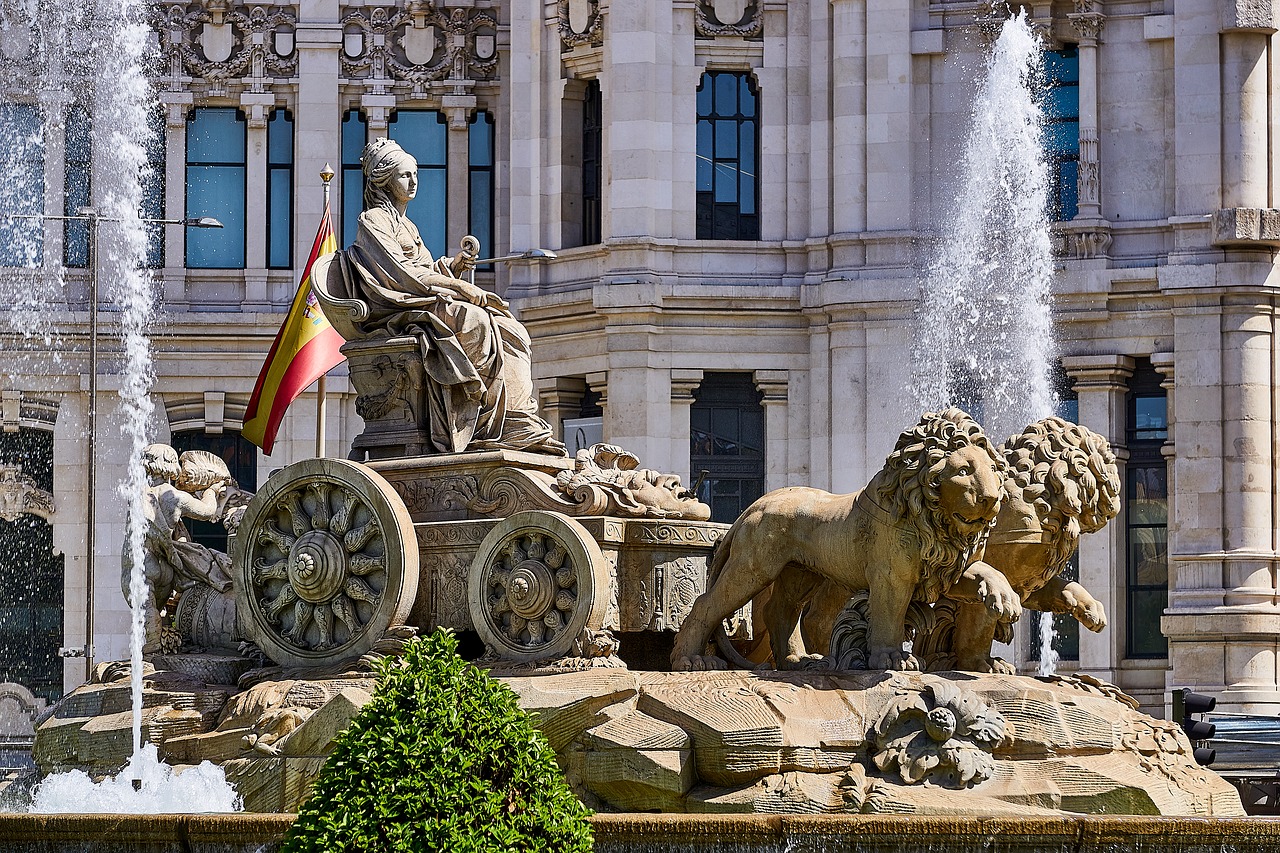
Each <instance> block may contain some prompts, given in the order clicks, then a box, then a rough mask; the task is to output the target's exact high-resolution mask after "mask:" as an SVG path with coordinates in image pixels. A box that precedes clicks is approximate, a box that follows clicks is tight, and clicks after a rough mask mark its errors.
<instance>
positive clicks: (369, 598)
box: [234, 459, 418, 666]
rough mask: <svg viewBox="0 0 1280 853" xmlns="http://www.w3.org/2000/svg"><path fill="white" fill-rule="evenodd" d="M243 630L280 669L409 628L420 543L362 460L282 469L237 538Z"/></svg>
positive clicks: (366, 645) (391, 494)
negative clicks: (393, 629)
mask: <svg viewBox="0 0 1280 853" xmlns="http://www.w3.org/2000/svg"><path fill="white" fill-rule="evenodd" d="M234 553H235V567H236V572H237V580H238V583H237V589H238V604H239V606H241V607H243V608H244V610H245V612H243V613H242V615H241V622H242V624H243V627H244V630H245V632H246V634H247V636H248V639H250V640H251V641H252V642H254V643H256V644H257V645H258V647H259V648H261V649H262V651H263V652H264V653H266V655H267V656H268V657H270V658H271V659H272V660H274V661H276V662H277V663H281V664H286V665H292V666H306V665H316V664H320V663H329V662H332V661H337V660H342V659H347V658H355V657H359V656H360V655H363V654H365V653H366V652H368V651H369V650H370V649H372V648H373V646H374V645H375V644H376V643H377V642H378V641H379V640H381V639H382V638H383V635H384V634H385V633H386V631H387V630H388V629H389V628H391V627H393V626H398V625H403V624H404V622H405V619H406V618H407V617H408V615H409V612H410V610H411V608H412V606H413V601H414V598H415V597H416V596H417V593H418V543H417V539H416V537H415V536H414V535H413V523H412V521H411V520H410V519H409V513H408V511H407V510H405V508H404V504H403V502H402V501H401V500H400V498H399V497H398V496H397V495H396V493H395V491H394V490H393V489H391V487H390V486H389V485H387V483H386V481H385V480H383V479H382V478H381V477H378V476H377V475H375V474H373V473H372V472H371V471H369V470H368V469H366V468H364V466H362V465H359V464H358V463H355V462H347V461H344V460H339V459H308V460H304V461H302V462H297V463H294V464H293V465H290V466H289V467H287V468H285V469H284V470H283V471H280V472H278V473H277V474H276V475H275V476H273V477H272V478H271V479H270V480H268V481H267V484H266V486H264V487H263V488H262V490H261V491H260V492H259V493H258V495H257V496H256V497H255V499H254V501H253V502H252V503H251V504H250V505H249V508H248V510H247V511H246V512H245V515H244V519H243V521H242V522H241V529H240V533H239V535H238V536H237V537H236V540H235V552H234Z"/></svg>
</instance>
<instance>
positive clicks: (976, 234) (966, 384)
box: [914, 13, 1054, 441]
mask: <svg viewBox="0 0 1280 853" xmlns="http://www.w3.org/2000/svg"><path fill="white" fill-rule="evenodd" d="M1040 65H1041V46H1040V43H1039V41H1038V39H1037V37H1036V35H1035V33H1034V32H1032V30H1031V28H1030V26H1028V24H1027V21H1026V17H1025V13H1023V14H1019V15H1018V16H1017V17H1016V18H1011V19H1009V20H1008V21H1007V22H1006V23H1005V24H1004V27H1003V29H1002V31H1001V33H1000V37H999V39H998V40H997V41H996V44H995V46H994V48H993V50H992V51H991V54H990V56H989V57H988V59H987V67H986V76H985V79H984V81H983V82H982V84H981V86H980V88H979V90H978V92H977V95H976V96H975V98H974V106H973V112H972V116H971V120H970V126H969V136H968V139H967V141H966V143H965V150H964V156H963V158H962V174H963V175H964V179H963V183H962V185H961V187H960V191H959V193H958V194H957V197H956V201H955V204H954V205H953V206H952V208H951V210H952V211H954V215H953V216H949V217H947V218H946V222H945V225H944V227H943V229H942V234H941V241H940V243H939V245H938V247H937V249H936V252H935V254H934V257H933V259H932V261H931V262H930V263H929V265H928V268H927V270H926V274H925V279H924V282H923V287H922V289H921V299H920V307H919V309H918V311H917V317H916V320H917V324H918V335H917V346H916V351H915V353H914V364H915V388H916V396H917V402H918V403H919V404H920V405H921V407H922V408H925V409H930V410H934V411H936V410H938V409H940V408H941V407H944V406H946V405H947V404H961V405H966V406H967V407H969V408H971V409H974V411H972V412H971V413H972V414H974V415H975V416H976V417H978V418H979V419H980V420H981V421H982V422H983V426H984V427H985V428H986V430H987V433H988V434H989V435H991V436H992V437H993V438H994V439H995V440H997V441H999V440H1001V439H1003V438H1004V437H1006V436H1009V435H1013V434H1015V433H1018V432H1021V431H1022V429H1023V427H1025V426H1026V425H1027V424H1029V423H1031V422H1032V421H1035V420H1038V419H1039V418H1043V417H1046V416H1048V415H1051V414H1053V408H1054V406H1053V394H1052V391H1051V389H1050V385H1049V362H1050V358H1051V356H1052V354H1053V341H1052V327H1051V324H1050V319H1049V288H1050V284H1051V282H1052V278H1053V254H1052V250H1051V248H1050V243H1049V220H1048V212H1047V211H1048V209H1049V208H1048V205H1049V178H1048V171H1047V168H1046V165H1045V157H1044V147H1043V141H1042V130H1041V123H1042V116H1041V110H1040V107H1039V105H1038V104H1037V103H1036V101H1035V99H1034V97H1033V95H1032V90H1031V86H1032V85H1033V84H1034V81H1035V80H1036V78H1037V77H1038V76H1039V72H1040Z"/></svg>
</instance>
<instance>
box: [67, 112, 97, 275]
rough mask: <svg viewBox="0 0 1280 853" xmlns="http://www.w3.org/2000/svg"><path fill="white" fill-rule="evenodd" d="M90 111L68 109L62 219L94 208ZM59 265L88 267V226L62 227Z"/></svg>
mask: <svg viewBox="0 0 1280 853" xmlns="http://www.w3.org/2000/svg"><path fill="white" fill-rule="evenodd" d="M89 121H90V119H89V110H88V109H87V108H86V107H85V106H84V104H72V105H71V106H70V107H68V108H67V119H66V133H65V134H64V137H63V138H64V140H65V143H66V153H65V163H66V183H65V187H64V189H65V192H64V195H63V209H62V212H63V215H65V216H75V215H76V213H77V212H78V211H79V210H80V209H81V208H82V207H89V206H91V205H92V204H93V185H92V176H91V174H92V160H93V142H92V134H91V132H90V126H89ZM62 240H63V243H62V264H63V266H67V267H78V268H83V267H86V266H88V265H89V223H88V222H87V221H85V220H83V219H79V220H67V221H65V222H63V224H62Z"/></svg>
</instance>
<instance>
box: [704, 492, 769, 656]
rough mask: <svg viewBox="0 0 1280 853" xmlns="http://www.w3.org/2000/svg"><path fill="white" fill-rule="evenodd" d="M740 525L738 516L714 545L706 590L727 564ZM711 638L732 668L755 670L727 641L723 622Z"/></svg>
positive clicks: (730, 642) (731, 643)
mask: <svg viewBox="0 0 1280 853" xmlns="http://www.w3.org/2000/svg"><path fill="white" fill-rule="evenodd" d="M741 524H742V516H739V517H738V520H737V521H735V522H734V523H733V526H731V527H730V528H729V532H728V533H726V534H725V535H724V538H723V539H721V540H720V541H719V542H717V543H716V549H715V551H714V552H712V555H711V568H709V569H708V570H707V586H706V588H707V589H711V587H712V585H713V584H715V582H716V579H717V578H719V577H720V573H721V572H722V571H724V567H725V564H726V563H727V562H729V552H730V551H731V550H732V549H733V540H734V539H735V538H736V537H735V534H736V533H737V532H738V529H739V527H740V526H741ZM713 636H714V637H715V641H716V648H717V649H719V650H720V654H721V655H722V656H723V657H724V659H725V660H726V661H728V662H729V663H731V664H733V666H735V667H737V668H738V669H755V668H756V666H757V664H756V663H755V661H752V660H750V659H749V658H747V657H745V656H744V655H743V654H742V653H741V652H739V651H738V650H737V648H735V647H734V645H733V642H732V641H730V639H729V635H728V633H726V632H725V629H724V621H723V620H721V621H720V622H719V624H717V625H716V629H715V633H714V635H713Z"/></svg>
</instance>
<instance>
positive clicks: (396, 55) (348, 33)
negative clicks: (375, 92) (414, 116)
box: [339, 0, 498, 92]
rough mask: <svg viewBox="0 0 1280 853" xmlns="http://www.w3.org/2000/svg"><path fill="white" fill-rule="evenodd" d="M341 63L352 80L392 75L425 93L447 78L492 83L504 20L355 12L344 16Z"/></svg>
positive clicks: (454, 13)
mask: <svg viewBox="0 0 1280 853" xmlns="http://www.w3.org/2000/svg"><path fill="white" fill-rule="evenodd" d="M342 28H343V33H344V35H343V41H342V52H341V53H340V54H339V59H340V60H341V63H342V71H343V73H344V74H346V75H347V76H348V77H373V78H375V79H385V78H387V77H390V78H392V79H395V80H400V81H404V82H406V83H409V84H411V85H412V86H413V88H414V91H415V92H423V91H425V89H426V87H427V86H428V85H429V84H431V83H437V82H440V81H442V80H445V79H453V80H489V79H493V78H494V76H495V75H496V74H497V71H498V48H497V32H498V22H497V20H495V19H494V18H493V17H492V16H490V15H489V14H487V13H485V12H481V11H478V10H474V9H452V10H445V9H439V8H437V7H436V6H434V5H433V4H431V3H427V2H422V0H415V1H414V2H410V3H408V4H407V5H406V6H405V7H404V8H402V9H399V10H395V9H385V8H381V7H378V8H374V9H372V10H369V11H365V10H364V9H355V10H352V11H351V12H348V13H347V14H346V15H345V16H344V17H343V18H342Z"/></svg>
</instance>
